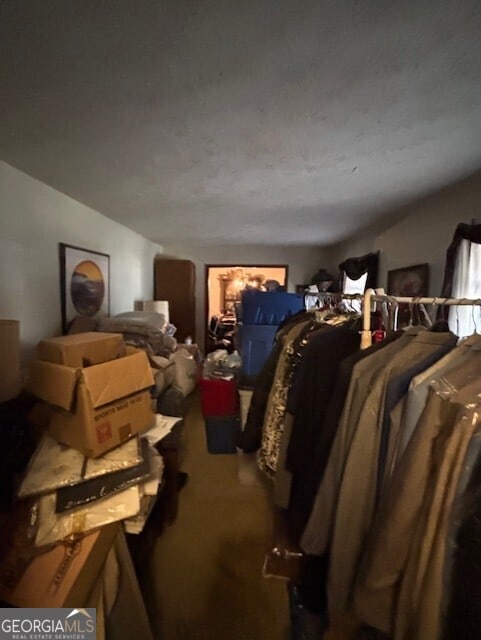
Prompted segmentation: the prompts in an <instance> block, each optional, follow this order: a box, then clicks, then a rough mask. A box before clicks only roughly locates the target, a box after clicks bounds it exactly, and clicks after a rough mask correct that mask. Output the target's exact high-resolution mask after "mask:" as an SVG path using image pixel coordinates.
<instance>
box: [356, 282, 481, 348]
mask: <svg viewBox="0 0 481 640" xmlns="http://www.w3.org/2000/svg"><path fill="white" fill-rule="evenodd" d="M373 302H387V303H388V304H399V303H401V304H402V303H405V304H406V303H407V304H431V305H443V306H470V307H473V306H481V298H475V299H469V298H440V297H434V298H425V297H412V298H409V297H404V296H401V297H400V296H390V295H387V294H378V293H376V292H375V291H374V289H366V291H365V293H364V296H363V330H362V332H361V349H367V347H370V346H371V344H372V334H371V304H372V303H373Z"/></svg>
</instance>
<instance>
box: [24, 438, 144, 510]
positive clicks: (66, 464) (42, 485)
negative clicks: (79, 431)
mask: <svg viewBox="0 0 481 640" xmlns="http://www.w3.org/2000/svg"><path fill="white" fill-rule="evenodd" d="M141 461H142V456H141V454H140V449H139V439H138V438H132V439H131V440H128V441H127V442H125V443H124V444H122V445H120V446H119V447H116V448H115V449H112V450H111V451H109V452H108V453H106V454H105V455H103V456H100V457H99V458H86V457H85V456H84V455H83V454H82V453H80V451H77V450H76V449H72V448H70V447H67V446H65V445H63V444H59V443H58V442H57V441H56V440H54V439H53V438H52V437H51V436H49V435H47V434H45V435H44V436H43V437H42V440H41V441H40V443H39V445H38V447H37V449H36V451H35V453H34V454H33V456H32V458H31V460H30V462H29V464H28V466H27V470H26V474H25V477H24V479H23V481H22V483H21V485H20V488H19V490H18V497H19V498H24V497H27V496H34V495H39V494H42V493H48V492H50V491H52V490H54V489H57V488H59V487H66V486H73V485H76V484H79V483H81V482H84V481H85V480H89V479H91V478H96V477H98V476H102V475H104V474H108V473H113V472H115V471H119V470H121V469H128V468H129V467H134V466H135V465H137V464H139V463H140V462H141Z"/></svg>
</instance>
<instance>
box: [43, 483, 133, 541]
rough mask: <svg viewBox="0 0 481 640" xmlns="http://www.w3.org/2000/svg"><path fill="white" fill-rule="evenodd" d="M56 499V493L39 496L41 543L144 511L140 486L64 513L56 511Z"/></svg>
mask: <svg viewBox="0 0 481 640" xmlns="http://www.w3.org/2000/svg"><path fill="white" fill-rule="evenodd" d="M55 501H56V496H55V493H49V494H47V495H45V496H42V497H40V498H39V501H38V505H39V523H38V531H37V535H36V538H35V544H36V546H38V547H41V546H43V545H46V544H51V543H52V542H57V541H60V540H63V539H64V538H66V537H67V536H70V535H72V534H79V533H85V532H86V531H91V530H92V529H97V528H98V527H103V526H105V525H107V524H111V523H112V522H117V521H119V520H125V518H131V517H132V516H135V515H136V514H137V513H138V512H139V511H140V493H139V487H138V486H135V487H130V488H129V489H126V490H125V491H121V492H120V493H117V494H115V495H113V496H110V497H108V498H103V499H102V500H97V501H96V502H94V503H92V504H89V505H87V506H86V507H78V508H76V509H72V510H71V511H67V512H66V513H62V514H57V513H55Z"/></svg>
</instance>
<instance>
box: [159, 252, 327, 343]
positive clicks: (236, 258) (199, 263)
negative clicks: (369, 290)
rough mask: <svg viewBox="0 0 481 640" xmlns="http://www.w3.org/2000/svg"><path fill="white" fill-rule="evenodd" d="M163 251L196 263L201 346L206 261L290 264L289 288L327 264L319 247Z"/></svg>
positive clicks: (198, 323) (211, 262)
mask: <svg viewBox="0 0 481 640" xmlns="http://www.w3.org/2000/svg"><path fill="white" fill-rule="evenodd" d="M164 254H165V255H168V256H169V257H174V258H185V259H188V260H192V262H194V264H195V267H196V334H197V342H198V343H199V345H201V347H202V348H203V347H204V336H205V324H206V317H207V316H206V299H205V278H206V275H205V265H206V264H210V265H216V264H218V265H234V266H237V265H239V264H245V265H247V264H253V265H268V264H271V265H281V264H287V265H289V272H288V290H289V291H295V285H296V284H305V283H308V282H310V280H311V278H312V276H313V275H314V274H315V273H316V271H318V269H320V268H321V267H325V266H326V262H325V261H326V260H327V254H326V252H325V251H324V250H323V249H321V248H319V247H292V246H288V247H275V246H274V247H263V246H256V245H251V246H248V245H225V246H222V247H180V246H172V245H170V246H168V245H164Z"/></svg>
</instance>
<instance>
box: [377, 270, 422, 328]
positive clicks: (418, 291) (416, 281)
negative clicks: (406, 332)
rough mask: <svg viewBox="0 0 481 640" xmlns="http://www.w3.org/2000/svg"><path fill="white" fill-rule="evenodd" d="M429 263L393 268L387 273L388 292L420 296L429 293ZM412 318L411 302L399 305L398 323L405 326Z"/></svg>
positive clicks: (396, 294) (393, 294)
mask: <svg viewBox="0 0 481 640" xmlns="http://www.w3.org/2000/svg"><path fill="white" fill-rule="evenodd" d="M428 289H429V265H428V264H427V263H424V264H416V265H413V266H412V267H403V268H402V269H392V270H391V271H388V273H387V293H388V294H389V295H391V296H400V297H403V298H404V297H407V298H420V297H422V296H427V295H428ZM410 320H411V309H410V307H409V304H400V305H399V315H398V325H399V326H400V327H405V326H407V325H408V324H409V322H410Z"/></svg>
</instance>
